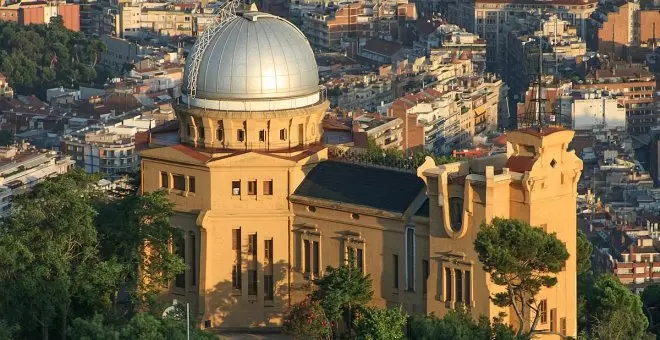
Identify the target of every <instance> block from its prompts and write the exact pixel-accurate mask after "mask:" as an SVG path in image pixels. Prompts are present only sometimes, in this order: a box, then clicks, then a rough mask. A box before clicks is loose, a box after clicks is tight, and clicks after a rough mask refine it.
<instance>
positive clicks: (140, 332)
mask: <svg viewBox="0 0 660 340" xmlns="http://www.w3.org/2000/svg"><path fill="white" fill-rule="evenodd" d="M119 339H120V340H185V339H186V322H185V320H180V319H177V318H169V317H163V318H159V317H156V316H154V315H152V314H150V313H139V314H137V315H136V316H135V317H133V318H132V319H131V321H130V322H129V323H128V324H127V325H126V326H124V327H123V328H122V329H121V331H120V336H119ZM190 339H193V340H211V339H216V337H215V336H213V335H212V334H209V333H206V332H204V331H202V330H200V329H198V328H197V327H190Z"/></svg>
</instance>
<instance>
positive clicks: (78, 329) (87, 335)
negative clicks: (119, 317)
mask: <svg viewBox="0 0 660 340" xmlns="http://www.w3.org/2000/svg"><path fill="white" fill-rule="evenodd" d="M67 337H68V338H69V339H72V340H116V339H117V330H116V329H115V327H113V326H112V325H107V324H105V323H104V319H103V316H102V315H100V314H97V315H94V317H92V318H91V319H89V320H88V319H84V318H76V319H74V320H73V321H72V322H71V326H70V327H69V329H68V332H67Z"/></svg>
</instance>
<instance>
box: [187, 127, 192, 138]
mask: <svg viewBox="0 0 660 340" xmlns="http://www.w3.org/2000/svg"><path fill="white" fill-rule="evenodd" d="M187 128H188V129H187V130H188V131H186V132H187V133H188V137H192V136H193V126H192V125H190V124H188V125H187Z"/></svg>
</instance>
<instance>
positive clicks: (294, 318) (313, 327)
mask: <svg viewBox="0 0 660 340" xmlns="http://www.w3.org/2000/svg"><path fill="white" fill-rule="evenodd" d="M283 328H284V332H285V333H287V334H291V335H293V336H294V337H297V338H300V339H329V338H330V335H331V334H332V329H331V328H330V322H329V321H328V318H327V317H326V316H325V312H324V311H323V307H321V305H320V304H319V302H318V301H313V300H312V299H310V298H309V297H308V298H307V299H305V300H303V301H301V302H299V303H296V304H294V305H293V306H291V309H290V310H289V311H288V312H287V313H286V315H285V316H284V320H283Z"/></svg>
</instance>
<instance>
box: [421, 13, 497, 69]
mask: <svg viewBox="0 0 660 340" xmlns="http://www.w3.org/2000/svg"><path fill="white" fill-rule="evenodd" d="M420 45H422V46H420ZM416 46H417V47H418V48H420V49H421V50H423V51H425V52H426V54H447V53H449V54H453V55H459V56H461V57H465V58H469V59H470V60H471V61H472V64H473V68H474V72H476V73H478V74H483V73H484V72H485V71H486V41H485V40H483V39H481V38H479V36H478V35H476V34H473V33H469V32H467V31H465V29H463V28H460V27H459V26H457V25H447V24H445V25H440V26H438V27H437V28H436V29H435V31H433V32H432V33H431V34H429V35H428V36H427V37H426V38H425V39H422V40H420V41H419V42H416Z"/></svg>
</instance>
